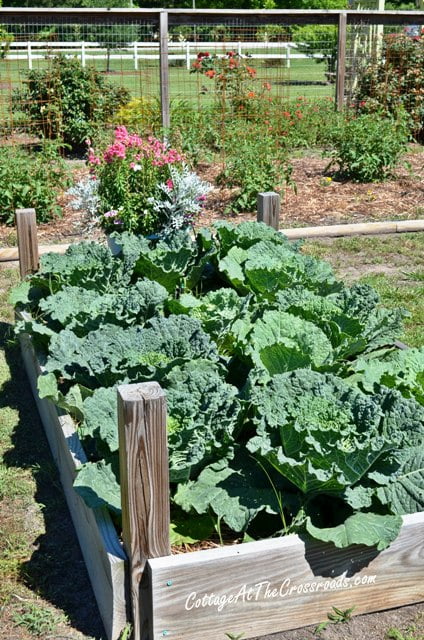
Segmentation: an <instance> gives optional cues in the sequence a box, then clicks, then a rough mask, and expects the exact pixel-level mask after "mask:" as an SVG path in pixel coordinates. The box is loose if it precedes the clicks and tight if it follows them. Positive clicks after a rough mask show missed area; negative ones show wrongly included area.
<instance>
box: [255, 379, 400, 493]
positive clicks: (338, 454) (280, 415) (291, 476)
mask: <svg viewBox="0 0 424 640" xmlns="http://www.w3.org/2000/svg"><path fill="white" fill-rule="evenodd" d="M249 400H250V402H251V405H252V410H253V422H254V424H255V425H256V431H257V435H256V436H254V437H253V438H251V439H250V440H249V442H248V444H247V446H248V448H249V450H250V451H251V452H252V453H255V454H257V455H259V456H261V457H262V458H265V459H266V460H268V462H270V464H272V466H273V467H274V468H275V469H276V470H278V471H279V472H280V473H281V474H282V475H283V476H284V477H285V478H287V479H288V480H289V481H290V482H292V483H293V484H294V485H295V486H297V487H298V488H299V489H300V490H301V491H302V492H303V493H304V494H317V493H319V492H324V493H333V494H338V493H341V492H343V490H344V489H345V488H346V487H348V486H353V485H355V484H356V483H357V482H358V481H360V480H361V478H363V477H364V476H365V475H366V473H367V472H368V471H369V470H370V469H371V467H372V466H373V465H374V464H375V463H376V461H377V460H378V459H379V458H380V457H381V456H383V455H384V454H385V453H386V452H387V451H389V450H390V449H394V448H395V447H396V443H395V442H391V441H390V440H389V439H387V438H386V437H385V436H384V435H383V433H382V431H383V428H382V425H381V419H382V410H381V407H380V405H379V403H378V402H376V401H375V400H374V399H373V398H370V397H368V396H366V395H364V394H362V393H360V392H358V391H356V390H353V389H351V388H350V387H349V386H348V385H346V384H345V383H344V382H343V380H341V379H339V378H337V377H336V376H333V375H330V374H326V375H323V374H320V373H317V372H314V371H310V370H307V369H304V370H299V371H294V372H292V373H287V374H282V375H275V376H274V377H273V378H272V379H271V380H270V381H268V382H267V383H266V384H265V385H261V386H257V385H256V386H254V387H253V388H252V390H251V392H250V396H249Z"/></svg>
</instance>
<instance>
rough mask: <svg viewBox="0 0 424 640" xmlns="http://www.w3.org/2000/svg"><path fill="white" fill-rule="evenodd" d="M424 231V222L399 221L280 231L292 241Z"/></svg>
mask: <svg viewBox="0 0 424 640" xmlns="http://www.w3.org/2000/svg"><path fill="white" fill-rule="evenodd" d="M416 231H424V220H399V221H394V222H360V223H356V224H333V225H323V226H322V227H299V228H295V229H280V233H282V234H284V235H285V236H287V238H289V239H290V240H295V239H298V238H325V237H328V238H331V237H338V236H354V235H379V234H386V233H409V232H416Z"/></svg>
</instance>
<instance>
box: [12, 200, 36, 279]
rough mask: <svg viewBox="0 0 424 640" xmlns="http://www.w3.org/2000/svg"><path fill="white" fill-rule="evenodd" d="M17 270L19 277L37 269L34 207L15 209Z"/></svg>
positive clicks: (23, 276)
mask: <svg viewBox="0 0 424 640" xmlns="http://www.w3.org/2000/svg"><path fill="white" fill-rule="evenodd" d="M15 220H16V231H17V234H18V252H19V271H20V274H21V278H25V276H27V275H28V274H29V273H34V271H37V269H38V240H37V220H36V215H35V209H16V211H15Z"/></svg>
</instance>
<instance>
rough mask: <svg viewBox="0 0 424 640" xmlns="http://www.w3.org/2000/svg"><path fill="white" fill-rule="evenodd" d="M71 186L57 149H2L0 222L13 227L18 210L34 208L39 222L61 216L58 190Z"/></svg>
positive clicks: (48, 144) (45, 145)
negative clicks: (36, 150) (31, 150)
mask: <svg viewBox="0 0 424 640" xmlns="http://www.w3.org/2000/svg"><path fill="white" fill-rule="evenodd" d="M69 185H70V179H69V176H68V172H67V170H66V166H65V162H64V160H63V159H62V158H61V157H60V156H59V155H58V154H57V151H56V145H52V143H45V144H44V145H43V149H42V151H40V152H34V151H33V152H28V151H24V150H21V149H17V148H11V147H2V148H0V222H2V223H4V224H7V225H12V224H13V223H14V219H15V209H20V208H27V207H34V208H35V211H36V214H37V221H38V222H47V221H49V220H50V219H51V218H52V217H53V216H55V215H60V212H61V210H60V207H59V206H58V204H57V196H58V193H59V190H61V189H63V188H66V187H67V186H69Z"/></svg>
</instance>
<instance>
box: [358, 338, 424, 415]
mask: <svg viewBox="0 0 424 640" xmlns="http://www.w3.org/2000/svg"><path fill="white" fill-rule="evenodd" d="M352 369H353V371H354V372H355V373H354V374H353V375H352V376H351V378H350V380H351V381H352V382H354V383H355V384H358V385H359V386H360V387H361V388H362V389H363V390H364V391H366V392H367V393H373V392H374V391H375V390H376V388H378V386H379V385H384V386H385V387H389V388H390V389H398V390H399V391H400V392H401V393H402V395H403V396H404V397H405V398H411V397H414V398H415V399H416V400H417V401H418V402H420V404H423V405H424V347H421V349H405V350H396V351H393V352H390V353H388V354H386V355H385V357H384V358H378V359H376V358H373V357H372V355H371V357H368V358H361V359H359V360H357V361H356V362H355V363H354V364H353V365H352Z"/></svg>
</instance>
